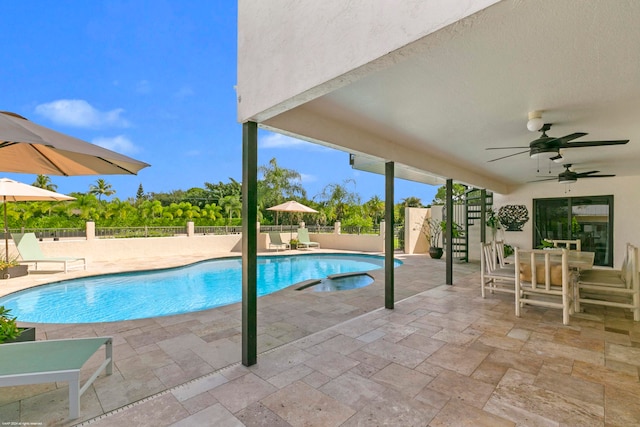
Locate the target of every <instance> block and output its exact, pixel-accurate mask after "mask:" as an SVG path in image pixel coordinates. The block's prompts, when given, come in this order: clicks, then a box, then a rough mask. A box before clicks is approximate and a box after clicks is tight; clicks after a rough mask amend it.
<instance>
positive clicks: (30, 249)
mask: <svg viewBox="0 0 640 427" xmlns="http://www.w3.org/2000/svg"><path fill="white" fill-rule="evenodd" d="M11 237H12V238H13V241H14V242H15V244H16V248H17V249H18V253H19V254H20V257H21V258H22V260H21V261H19V262H20V264H35V269H36V270H37V269H38V264H43V263H45V264H62V265H63V266H64V272H65V273H66V272H67V271H69V270H70V269H74V268H80V267H82V268H83V269H84V270H86V269H87V260H86V259H85V258H69V257H46V256H45V255H44V254H43V253H42V250H41V249H40V245H39V244H38V239H36V235H35V234H34V233H24V234H23V233H16V234H12V235H11Z"/></svg>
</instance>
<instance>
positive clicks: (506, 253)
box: [503, 244, 515, 258]
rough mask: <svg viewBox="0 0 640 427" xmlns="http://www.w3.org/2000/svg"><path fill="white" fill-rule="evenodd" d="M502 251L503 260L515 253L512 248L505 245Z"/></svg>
mask: <svg viewBox="0 0 640 427" xmlns="http://www.w3.org/2000/svg"><path fill="white" fill-rule="evenodd" d="M503 251H504V257H505V258H506V257H508V256H509V255H513V253H514V252H515V251H514V249H513V246H511V245H507V244H505V245H504V249H503Z"/></svg>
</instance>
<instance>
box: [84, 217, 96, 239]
mask: <svg viewBox="0 0 640 427" xmlns="http://www.w3.org/2000/svg"><path fill="white" fill-rule="evenodd" d="M85 227H86V231H85V234H86V239H87V240H93V239H95V237H96V223H95V222H93V221H87V223H86V224H85Z"/></svg>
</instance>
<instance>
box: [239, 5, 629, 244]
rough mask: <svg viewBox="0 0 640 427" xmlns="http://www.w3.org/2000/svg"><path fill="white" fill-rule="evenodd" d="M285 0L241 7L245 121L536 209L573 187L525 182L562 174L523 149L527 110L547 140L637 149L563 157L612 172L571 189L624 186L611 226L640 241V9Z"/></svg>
mask: <svg viewBox="0 0 640 427" xmlns="http://www.w3.org/2000/svg"><path fill="white" fill-rule="evenodd" d="M281 6H282V5H280V4H279V3H278V2H276V3H272V2H263V3H259V4H256V3H255V2H250V1H244V0H240V1H239V9H238V10H239V12H238V13H239V26H238V27H239V38H238V40H239V45H238V58H239V59H238V86H237V95H238V119H239V121H240V122H242V123H255V124H257V125H258V126H260V127H262V128H265V129H269V130H272V131H275V132H279V133H284V134H287V135H291V136H294V137H297V138H301V139H304V140H308V141H312V142H315V143H318V144H322V145H325V146H329V147H333V148H337V149H340V150H344V151H346V152H349V153H351V154H354V155H355V159H356V161H359V160H358V159H365V161H362V163H361V164H365V163H367V159H369V160H370V159H378V160H377V165H376V161H369V162H368V166H367V167H368V168H370V169H371V170H372V171H381V170H382V169H381V167H382V165H384V164H388V163H389V162H393V164H394V165H395V172H394V174H395V176H401V175H402V174H403V173H405V172H406V173H407V174H410V173H409V172H411V171H418V172H420V173H422V174H423V176H430V177H432V178H433V179H434V180H436V181H437V180H447V179H450V180H454V181H456V182H460V183H463V184H467V185H470V186H473V187H478V188H485V189H488V190H490V191H493V192H494V193H498V194H499V195H501V196H502V197H503V200H505V201H506V200H509V201H515V202H522V203H527V204H529V206H530V204H531V199H532V197H536V196H540V197H541V196H542V195H545V196H546V197H553V196H558V195H562V193H563V192H565V191H567V190H566V187H565V186H560V185H558V184H557V183H556V182H554V181H546V182H535V183H532V182H531V181H535V180H538V179H540V178H539V177H540V175H545V176H551V177H553V176H555V175H558V174H559V173H560V172H562V171H563V169H564V168H563V167H562V164H561V163H554V162H550V161H548V160H539V159H533V158H530V157H529V155H528V153H527V152H525V151H528V150H527V149H528V147H529V143H530V142H531V141H532V140H535V139H537V138H538V137H539V136H540V133H538V132H530V131H528V130H527V126H526V125H527V120H528V113H529V112H532V111H540V112H541V113H542V118H543V120H544V122H546V123H551V124H552V127H551V130H550V131H549V132H548V134H549V136H555V137H559V136H563V135H567V134H571V133H574V132H585V133H588V135H587V136H585V137H582V138H579V139H577V140H576V142H578V141H580V140H622V139H629V140H630V142H629V143H628V144H626V145H619V146H611V147H589V148H577V149H566V150H562V151H561V155H562V157H563V162H564V163H571V164H572V165H573V168H574V170H575V171H577V172H582V171H591V170H599V171H601V172H602V173H606V174H615V175H616V177H614V178H602V179H597V180H593V179H592V180H588V179H584V180H579V181H578V182H576V183H575V184H572V186H571V191H572V192H573V194H576V195H589V194H592V193H594V192H595V193H596V194H603V193H602V192H605V194H613V193H614V192H617V193H616V194H617V196H616V203H617V204H618V205H617V212H620V209H622V210H624V211H627V212H629V215H626V216H624V215H618V213H617V214H616V221H620V224H621V226H620V227H617V229H618V230H620V232H623V231H622V228H626V232H625V234H624V235H625V237H626V238H627V239H631V240H633V239H635V241H639V240H640V238H639V236H640V234H639V233H640V232H639V231H637V228H636V227H633V224H634V221H635V220H634V218H633V215H632V214H631V212H633V211H635V210H636V208H640V206H638V203H640V202H638V201H634V200H635V199H637V197H627V198H625V197H624V194H625V192H626V193H627V194H629V192H631V191H634V189H637V188H638V187H639V186H640V165H639V164H638V159H639V158H640V143H639V142H638V141H640V121H638V120H637V117H638V115H639V113H640V78H638V76H640V51H639V50H638V47H637V41H638V40H640V26H638V25H637V22H640V4H639V3H636V2H603V1H600V0H562V1H557V0H540V1H535V2H533V1H530V2H523V1H519V0H503V1H497V0H483V1H476V2H467V1H462V0H457V1H450V2H423V1H406V2H400V3H398V2H374V3H369V2H367V3H366V5H364V4H363V5H360V4H354V3H349V4H348V5H345V3H344V2H343V1H341V0H329V1H326V2H322V3H317V2H313V1H302V2H296V4H295V5H288V7H281ZM265 17H268V19H265ZM506 147H522V148H520V149H517V148H514V149H506ZM488 148H505V149H501V150H487V149H488ZM518 152H522V154H518V155H514V156H512V157H508V158H506V159H502V160H497V161H491V160H492V159H496V158H498V157H502V156H506V155H509V154H515V153H518ZM636 191H637V190H636ZM620 196H622V197H620ZM631 199H633V200H631ZM245 200H246V199H245ZM245 203H246V202H245ZM631 227H633V228H631ZM525 231H527V230H525ZM526 234H527V233H523V234H522V235H523V236H524V235H526ZM530 235H531V234H528V236H530ZM523 239H526V240H529V244H530V239H529V238H528V237H524V238H523ZM620 244H624V242H621V243H620Z"/></svg>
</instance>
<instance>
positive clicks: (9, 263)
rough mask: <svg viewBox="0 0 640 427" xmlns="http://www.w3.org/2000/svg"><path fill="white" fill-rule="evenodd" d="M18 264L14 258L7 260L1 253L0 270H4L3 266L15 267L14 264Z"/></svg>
mask: <svg viewBox="0 0 640 427" xmlns="http://www.w3.org/2000/svg"><path fill="white" fill-rule="evenodd" d="M19 264H20V263H19V262H18V261H17V260H15V259H10V260H9V261H7V260H6V258H5V257H4V255H3V256H2V259H0V270H4V269H5V268H9V267H15V266H16V265H19Z"/></svg>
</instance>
